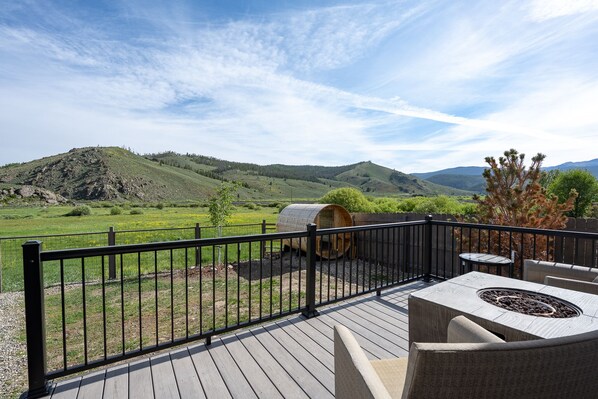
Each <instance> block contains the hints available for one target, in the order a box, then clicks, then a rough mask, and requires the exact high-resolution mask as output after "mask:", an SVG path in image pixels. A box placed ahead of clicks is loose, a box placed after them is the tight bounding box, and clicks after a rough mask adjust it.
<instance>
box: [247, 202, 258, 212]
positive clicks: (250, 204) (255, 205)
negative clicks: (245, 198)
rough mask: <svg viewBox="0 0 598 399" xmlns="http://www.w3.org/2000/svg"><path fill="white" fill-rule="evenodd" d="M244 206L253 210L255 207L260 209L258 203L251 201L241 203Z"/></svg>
mask: <svg viewBox="0 0 598 399" xmlns="http://www.w3.org/2000/svg"><path fill="white" fill-rule="evenodd" d="M243 206H244V207H245V208H247V209H250V210H252V211H255V210H257V209H260V207H259V205H257V204H255V203H253V202H248V203H246V204H244V205H243Z"/></svg>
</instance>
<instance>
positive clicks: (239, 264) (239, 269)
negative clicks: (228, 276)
mask: <svg viewBox="0 0 598 399" xmlns="http://www.w3.org/2000/svg"><path fill="white" fill-rule="evenodd" d="M240 323H241V244H240V243H237V324H240Z"/></svg>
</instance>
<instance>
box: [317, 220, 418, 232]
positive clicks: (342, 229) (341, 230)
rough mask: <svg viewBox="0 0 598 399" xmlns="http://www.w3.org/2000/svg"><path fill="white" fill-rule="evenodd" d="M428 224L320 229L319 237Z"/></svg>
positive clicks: (391, 224) (393, 224) (384, 224)
mask: <svg viewBox="0 0 598 399" xmlns="http://www.w3.org/2000/svg"><path fill="white" fill-rule="evenodd" d="M426 223H428V222H427V221H425V220H414V221H409V222H396V223H380V224H366V225H363V226H351V227H332V228H328V229H318V230H317V232H316V234H317V235H326V234H338V233H351V232H358V231H371V230H383V229H388V228H393V227H405V226H422V225H425V224H426Z"/></svg>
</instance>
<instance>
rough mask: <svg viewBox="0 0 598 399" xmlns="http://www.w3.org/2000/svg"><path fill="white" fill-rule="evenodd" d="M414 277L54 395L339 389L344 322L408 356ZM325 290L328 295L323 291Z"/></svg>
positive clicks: (327, 392)
mask: <svg viewBox="0 0 598 399" xmlns="http://www.w3.org/2000/svg"><path fill="white" fill-rule="evenodd" d="M427 286H428V284H425V283H422V282H415V283H410V284H408V285H405V286H400V287H396V288H392V289H389V290H386V291H383V292H382V296H380V297H377V296H375V294H368V295H365V296H362V297H357V298H354V299H349V300H346V301H341V302H338V303H337V304H335V305H332V306H330V307H321V308H319V309H318V310H319V311H320V315H319V316H317V317H314V318H311V319H306V318H304V317H303V316H301V315H291V316H288V317H286V318H281V319H279V320H276V321H273V322H269V323H268V324H266V325H263V326H254V327H253V328H251V329H250V330H239V331H236V332H233V333H229V334H227V335H223V336H221V337H213V338H212V345H210V346H205V345H204V344H203V343H197V344H193V345H190V346H188V347H185V348H181V349H177V350H173V351H172V352H170V353H164V354H160V355H155V356H154V357H151V358H149V359H148V358H145V359H141V360H138V361H134V362H131V363H129V364H125V365H121V366H113V367H111V368H108V369H107V370H106V371H99V372H95V373H92V374H87V375H85V376H83V377H76V378H71V379H68V380H65V381H60V382H57V383H55V384H54V387H53V390H52V393H51V395H49V396H47V397H51V398H52V399H80V398H83V399H84V398H106V399H110V398H131V399H135V398H142V399H151V398H165V399H168V398H184V399H185V398H204V397H205V398H208V399H211V398H231V397H233V398H261V397H268V398H270V397H272V398H277V397H278V398H280V397H285V398H295V397H298V398H301V397H318V398H319V397H324V398H326V397H333V396H334V341H333V338H334V334H333V329H332V327H333V326H334V325H336V324H344V325H345V326H347V327H348V328H349V329H350V330H351V331H352V332H353V334H354V335H355V337H356V339H357V341H358V342H359V344H360V345H361V346H362V348H363V349H364V351H365V353H366V356H367V357H368V358H369V359H378V358H388V357H393V356H404V355H406V354H407V345H408V313H407V298H408V296H409V294H410V293H411V292H413V291H416V290H418V289H421V288H425V287H427ZM324 296H326V295H324Z"/></svg>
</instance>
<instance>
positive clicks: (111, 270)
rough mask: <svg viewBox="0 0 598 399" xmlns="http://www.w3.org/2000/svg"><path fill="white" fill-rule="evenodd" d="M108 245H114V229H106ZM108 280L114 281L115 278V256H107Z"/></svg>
mask: <svg viewBox="0 0 598 399" xmlns="http://www.w3.org/2000/svg"><path fill="white" fill-rule="evenodd" d="M108 245H109V246H114V245H116V233H115V232H114V227H110V228H109V229H108ZM108 278H109V279H110V280H114V279H115V278H116V255H108Z"/></svg>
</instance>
